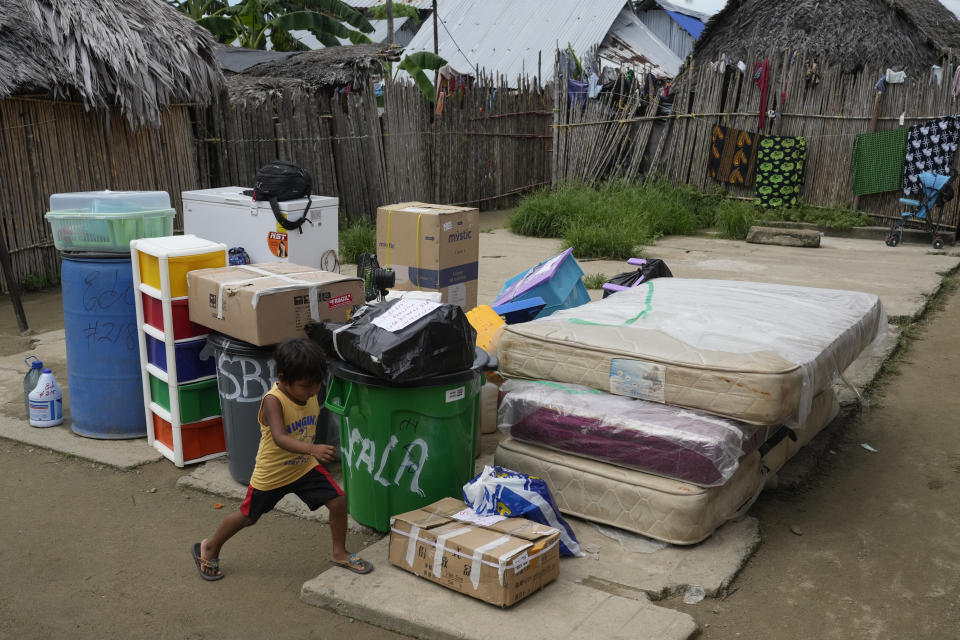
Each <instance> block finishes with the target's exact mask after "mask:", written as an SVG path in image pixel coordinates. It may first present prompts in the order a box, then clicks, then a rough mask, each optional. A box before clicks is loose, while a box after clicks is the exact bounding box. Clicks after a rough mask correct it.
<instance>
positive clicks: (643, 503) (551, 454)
mask: <svg viewBox="0 0 960 640" xmlns="http://www.w3.org/2000/svg"><path fill="white" fill-rule="evenodd" d="M829 397H830V398H832V399H833V402H832V403H829V406H830V407H831V408H830V410H829V413H828V415H829V419H826V420H822V421H819V422H817V423H810V424H809V425H807V426H804V427H803V428H802V429H800V430H799V431H798V432H797V441H796V442H794V441H793V440H791V439H789V438H787V439H784V440H781V441H780V442H779V443H778V444H776V445H775V446H774V447H773V448H772V449H771V450H770V451H769V452H767V453H766V455H764V456H763V457H761V455H760V452H759V451H754V452H753V453H750V454H749V455H747V456H746V457H745V458H743V460H741V461H740V464H739V466H738V468H737V470H736V471H735V472H734V473H733V475H732V476H731V477H730V479H729V480H728V481H727V482H725V483H724V484H722V485H719V486H715V487H700V486H697V485H695V484H691V483H688V482H682V481H680V480H674V479H671V478H664V477H662V476H658V475H653V474H651V473H644V472H642V471H636V470H633V469H626V468H624V467H620V466H616V465H612V464H607V463H604V462H598V461H596V460H591V459H588V458H584V457H581V456H575V455H573V454H569V453H564V452H561V451H556V450H553V449H547V448H545V447H541V446H537V445H535V444H530V443H527V442H521V441H519V440H516V439H514V438H507V439H506V440H504V441H502V442H501V443H500V444H499V446H498V447H497V452H496V454H495V456H494V460H495V462H496V464H498V465H499V466H501V467H506V468H508V469H513V470H514V471H520V472H523V473H528V474H531V475H535V476H538V477H541V478H543V479H544V480H546V482H547V485H548V486H549V487H550V492H551V494H552V495H553V498H554V501H555V502H556V503H557V507H558V508H559V509H560V511H561V512H563V513H565V514H568V515H572V516H576V517H579V518H583V519H585V520H591V521H594V522H599V523H602V524H609V525H612V526H614V527H619V528H621V529H626V530H627V531H633V532H635V533H639V534H642V535H645V536H649V537H651V538H656V539H658V540H663V541H665V542H670V543H673V544H695V543H697V542H700V541H701V540H704V539H706V538H707V537H708V536H710V534H711V533H713V532H714V530H716V529H717V528H718V527H720V526H721V525H722V524H723V523H725V522H727V521H728V520H730V519H732V518H735V517H737V516H739V515H742V514H743V513H745V512H746V510H747V509H749V507H750V505H751V504H753V501H754V500H755V499H756V497H757V496H758V495H759V494H760V492H761V491H762V490H763V487H764V485H765V483H766V480H767V478H768V477H769V475H770V474H772V473H776V472H777V471H779V469H780V468H781V467H782V466H783V465H784V464H785V463H786V461H787V460H789V459H790V458H791V457H792V456H793V455H794V454H795V453H796V452H797V451H798V450H799V449H800V447H802V446H803V445H805V444H806V443H808V442H809V441H810V440H812V439H813V437H814V436H815V435H816V434H817V432H819V431H820V430H821V429H823V427H824V426H825V425H826V424H828V423H829V422H830V420H832V418H833V417H834V416H835V415H836V412H837V404H836V398H835V396H834V395H833V393H832V392H831V393H830V394H829Z"/></svg>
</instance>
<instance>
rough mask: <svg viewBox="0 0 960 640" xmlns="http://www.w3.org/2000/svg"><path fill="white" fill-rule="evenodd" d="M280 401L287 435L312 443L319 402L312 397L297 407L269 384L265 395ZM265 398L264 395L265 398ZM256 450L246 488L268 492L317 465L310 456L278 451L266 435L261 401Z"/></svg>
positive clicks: (273, 442) (268, 433)
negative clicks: (258, 443) (269, 387)
mask: <svg viewBox="0 0 960 640" xmlns="http://www.w3.org/2000/svg"><path fill="white" fill-rule="evenodd" d="M267 395H268V396H273V397H274V398H276V399H277V400H279V401H280V406H281V407H283V424H284V427H285V430H286V433H287V435H289V436H292V437H294V438H296V439H297V440H300V441H301V442H311V443H312V442H313V436H314V434H315V433H316V431H317V418H318V417H319V414H320V403H319V402H317V398H316V397H313V398H310V400H309V401H308V402H307V404H305V405H303V406H301V405H299V404H297V403H296V402H294V401H293V400H291V399H290V398H288V397H287V394H285V393H284V392H283V391H280V389H279V388H278V387H277V384H276V383H274V384H273V388H272V389H270V391H268V392H267ZM265 397H266V396H265ZM258 418H259V422H260V447H259V448H258V449H257V463H256V466H255V467H254V469H253V476H252V477H251V478H250V486H252V487H253V488H254V489H259V490H261V491H269V490H270V489H276V488H278V487H282V486H284V485H287V484H290V483H291V482H293V481H294V480H298V479H300V478H301V477H303V476H304V474H306V473H307V472H308V471H310V469H313V468H314V467H315V466H317V465H318V464H319V462H317V459H316V458H314V457H313V456H311V455H306V454H300V453H293V452H292V451H287V450H286V449H283V448H281V447H280V446H278V445H277V443H276V442H275V441H274V439H273V434H271V433H270V426H269V425H266V424H264V419H263V401H261V402H260V414H259V416H258Z"/></svg>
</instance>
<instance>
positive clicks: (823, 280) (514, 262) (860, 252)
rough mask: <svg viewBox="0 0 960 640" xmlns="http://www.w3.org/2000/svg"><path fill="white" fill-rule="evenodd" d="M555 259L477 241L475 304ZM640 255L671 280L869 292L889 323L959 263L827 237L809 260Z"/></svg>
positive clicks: (551, 245)
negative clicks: (659, 262)
mask: <svg viewBox="0 0 960 640" xmlns="http://www.w3.org/2000/svg"><path fill="white" fill-rule="evenodd" d="M559 252H560V242H559V241H557V240H555V239H545V238H528V237H525V236H517V235H514V234H512V233H511V232H510V231H508V230H506V229H496V230H494V231H493V232H491V233H482V234H480V282H479V289H478V300H479V303H480V304H490V303H491V302H493V300H494V299H495V298H496V296H497V294H498V293H500V289H501V288H502V286H503V283H504V282H505V281H506V280H508V279H509V278H511V277H513V276H514V275H516V274H518V273H520V272H522V271H524V270H525V269H528V268H530V267H532V266H533V265H535V264H537V263H538V262H540V261H542V260H545V259H547V258H549V257H551V256H554V255H556V254H557V253H559ZM952 253H956V252H955V251H953V252H952ZM643 255H644V256H648V257H654V258H661V259H663V260H664V261H666V263H667V265H668V266H669V267H670V270H671V271H672V272H673V274H674V275H675V276H678V277H683V278H710V279H723V280H755V281H761V282H774V283H779V284H792V285H799V286H808V287H823V288H827V289H849V290H852V291H866V292H868V293H874V294H876V295H878V296H880V299H881V300H882V301H883V304H884V306H885V307H886V309H887V314H888V315H889V316H890V317H891V318H900V317H914V316H916V315H917V314H918V313H920V311H922V309H923V307H924V305H925V304H926V301H927V298H928V297H929V296H931V295H933V294H934V293H935V292H936V291H937V289H938V288H939V287H940V280H941V278H942V274H945V273H948V272H950V271H952V270H954V269H956V268H957V267H958V266H960V256H957V255H946V254H944V253H943V252H933V251H931V250H930V248H929V247H925V246H923V245H901V246H899V247H896V248H890V247H887V246H886V245H884V244H883V242H882V241H880V242H878V241H875V240H863V239H857V238H838V237H830V236H827V237H824V238H822V241H821V246H820V248H819V249H817V251H816V252H815V253H811V252H810V250H808V249H804V248H800V247H780V246H770V245H758V244H747V243H746V242H741V241H737V240H722V239H719V238H715V237H708V236H669V237H666V238H661V239H660V240H658V241H657V243H656V244H654V245H653V246H650V247H647V248H645V249H644V250H643ZM580 266H581V267H582V268H583V270H584V272H585V273H587V274H593V273H603V274H605V275H607V276H608V277H609V276H611V275H613V274H615V273H619V272H621V271H626V270H627V265H626V263H625V262H613V261H609V260H581V261H580ZM590 294H591V297H592V298H593V299H599V298H600V297H601V296H602V292H601V291H600V290H594V291H591V292H590Z"/></svg>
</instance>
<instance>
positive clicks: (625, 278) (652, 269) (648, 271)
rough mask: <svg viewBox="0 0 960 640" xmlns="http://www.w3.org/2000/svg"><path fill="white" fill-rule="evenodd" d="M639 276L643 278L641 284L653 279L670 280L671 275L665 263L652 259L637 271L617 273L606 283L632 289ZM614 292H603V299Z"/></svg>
mask: <svg viewBox="0 0 960 640" xmlns="http://www.w3.org/2000/svg"><path fill="white" fill-rule="evenodd" d="M641 276H642V277H643V282H646V281H647V280H653V279H654V278H672V277H673V274H672V273H670V268H669V267H668V266H667V263H666V262H664V261H663V260H660V259H659V258H654V259H653V260H647V264H645V265H643V266H642V267H640V268H639V269H635V270H633V271H624V272H623V273H618V274H617V275H615V276H613V277H612V278H610V279H609V280H607V282H609V283H610V284H618V285H620V286H621V287H632V286H633V285H635V284H636V283H637V281H638V280H640V278H641ZM611 293H615V292H614V291H607V290H606V289H604V290H603V297H604V298H606V297H607V296H609V295H610V294H611Z"/></svg>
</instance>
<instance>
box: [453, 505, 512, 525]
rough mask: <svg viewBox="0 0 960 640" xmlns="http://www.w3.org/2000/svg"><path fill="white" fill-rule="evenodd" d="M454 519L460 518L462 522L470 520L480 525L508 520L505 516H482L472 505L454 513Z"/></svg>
mask: <svg viewBox="0 0 960 640" xmlns="http://www.w3.org/2000/svg"><path fill="white" fill-rule="evenodd" d="M453 519H454V520H460V521H461V522H470V523H472V524H475V525H477V526H480V527H489V526H490V525H492V524H497V523H498V522H500V521H501V520H506V519H507V518H506V517H505V516H498V515H491V516H482V515H480V514H479V513H477V512H476V511H474V510H473V509H471V508H470V507H467V508H466V509H464V510H463V511H458V512H457V513H455V514H453Z"/></svg>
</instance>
